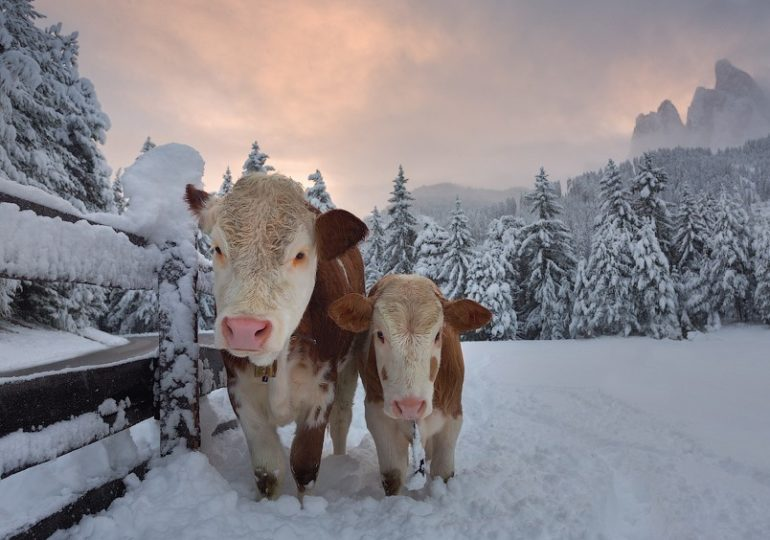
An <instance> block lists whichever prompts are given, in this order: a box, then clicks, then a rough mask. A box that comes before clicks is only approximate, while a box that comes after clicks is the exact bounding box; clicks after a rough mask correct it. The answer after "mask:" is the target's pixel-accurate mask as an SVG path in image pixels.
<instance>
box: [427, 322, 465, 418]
mask: <svg viewBox="0 0 770 540" xmlns="http://www.w3.org/2000/svg"><path fill="white" fill-rule="evenodd" d="M464 378H465V364H464V363H463V351H462V349H461V348H460V335H459V334H458V332H457V330H455V329H454V328H452V327H451V326H450V325H448V324H445V325H444V330H443V332H442V337H441V364H440V366H439V369H438V374H437V375H436V381H435V382H434V383H433V408H434V409H438V410H440V411H443V412H444V414H448V415H451V416H452V417H453V418H457V417H458V416H459V415H461V414H462V413H463V406H462V397H463V380H464Z"/></svg>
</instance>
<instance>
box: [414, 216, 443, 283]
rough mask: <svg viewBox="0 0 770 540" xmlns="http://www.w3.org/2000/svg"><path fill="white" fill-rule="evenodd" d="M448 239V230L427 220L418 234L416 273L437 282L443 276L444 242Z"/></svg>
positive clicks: (415, 247) (415, 245)
mask: <svg viewBox="0 0 770 540" xmlns="http://www.w3.org/2000/svg"><path fill="white" fill-rule="evenodd" d="M447 238H448V235H447V232H446V230H445V229H444V228H443V227H441V226H439V225H438V224H437V223H436V222H435V221H433V220H432V219H430V218H425V223H424V224H423V226H422V229H421V230H420V232H419V233H418V234H417V240H416V241H415V244H414V249H415V252H416V253H417V261H416V262H415V264H414V273H415V274H420V275H421V276H425V277H426V278H429V279H432V280H433V281H437V280H438V278H439V275H440V274H441V261H442V259H443V252H442V251H441V248H442V246H443V245H444V242H446V240H447Z"/></svg>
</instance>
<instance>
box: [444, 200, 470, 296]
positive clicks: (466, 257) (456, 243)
mask: <svg viewBox="0 0 770 540" xmlns="http://www.w3.org/2000/svg"><path fill="white" fill-rule="evenodd" d="M441 251H442V258H441V273H440V274H439V276H438V282H437V284H438V285H439V286H440V287H441V290H442V291H443V292H444V294H445V295H446V297H447V298H461V297H462V296H464V295H465V289H466V287H467V285H468V269H469V268H470V266H471V262H472V261H473V257H474V255H473V237H472V236H471V230H470V228H469V227H468V218H467V217H466V215H465V213H464V212H463V207H462V203H461V202H460V197H457V199H456V200H455V209H454V210H453V211H452V217H451V219H450V221H449V226H448V227H447V238H446V240H445V241H444V243H443V244H442V246H441Z"/></svg>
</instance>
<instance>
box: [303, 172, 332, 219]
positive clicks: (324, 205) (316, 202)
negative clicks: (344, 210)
mask: <svg viewBox="0 0 770 540" xmlns="http://www.w3.org/2000/svg"><path fill="white" fill-rule="evenodd" d="M307 179H308V180H310V181H311V182H313V185H312V186H311V187H309V188H308V189H307V190H306V191H305V199H306V200H307V202H309V203H310V204H312V205H313V206H315V207H316V208H318V209H319V210H320V211H321V212H327V211H329V210H333V209H335V208H337V207H336V206H334V203H333V202H332V198H331V197H330V196H329V192H327V191H326V182H324V177H323V176H322V175H321V171H319V170H318V169H316V170H315V172H314V173H312V174H310V175H309V176H308V177H307Z"/></svg>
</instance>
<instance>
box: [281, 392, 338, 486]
mask: <svg viewBox="0 0 770 540" xmlns="http://www.w3.org/2000/svg"><path fill="white" fill-rule="evenodd" d="M330 408H331V405H329V406H327V408H326V409H325V410H324V409H323V408H322V407H320V406H319V407H316V408H315V409H313V410H310V411H308V412H306V413H305V414H303V415H301V418H299V419H297V431H296V432H295V434H294V440H293V441H292V443H291V455H290V456H289V463H290V465H291V472H292V475H293V476H294V481H295V482H296V483H297V492H298V494H299V498H300V500H302V497H303V496H304V495H305V492H306V491H308V490H310V489H312V488H313V486H314V484H315V481H316V479H317V478H318V469H319V467H320V466H321V453H322V452H323V446H324V435H325V433H326V425H327V421H328V420H327V419H328V414H329V409H330Z"/></svg>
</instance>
